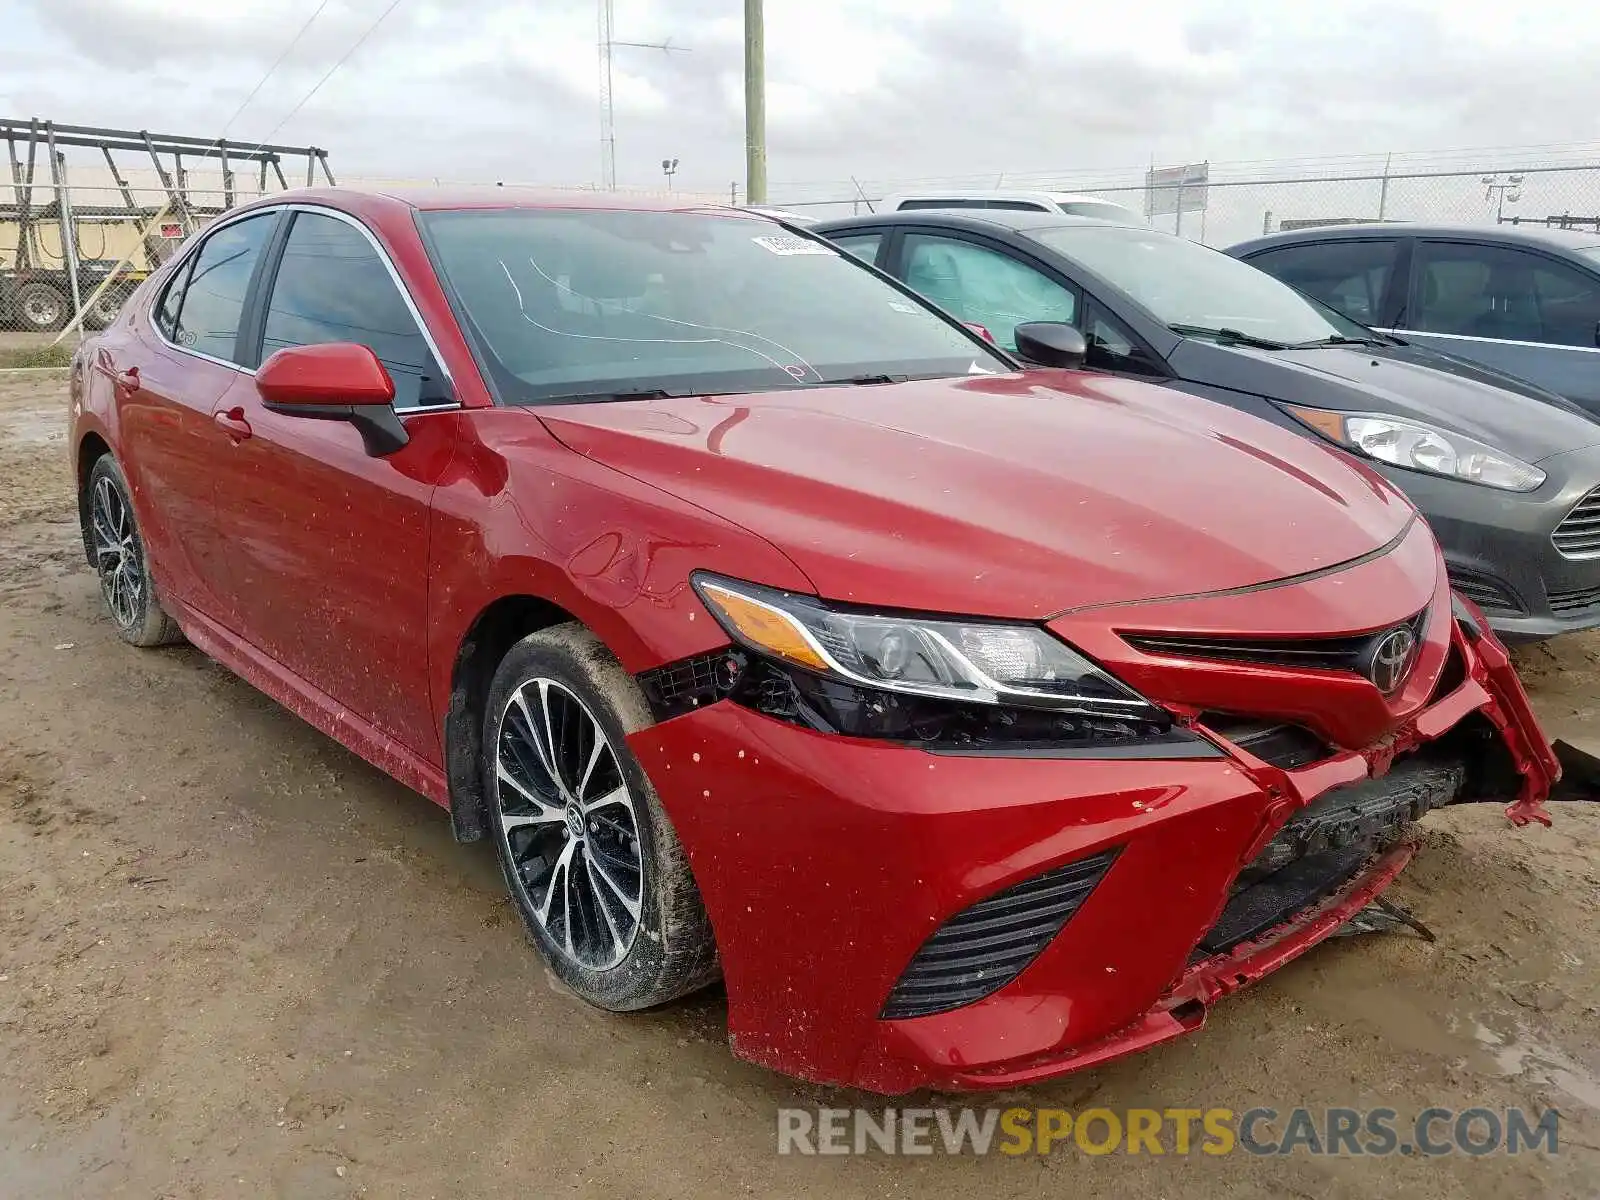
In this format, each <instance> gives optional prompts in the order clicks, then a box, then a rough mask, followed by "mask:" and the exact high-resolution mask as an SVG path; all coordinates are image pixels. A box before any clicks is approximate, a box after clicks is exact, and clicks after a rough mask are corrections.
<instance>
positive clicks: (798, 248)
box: [750, 234, 837, 255]
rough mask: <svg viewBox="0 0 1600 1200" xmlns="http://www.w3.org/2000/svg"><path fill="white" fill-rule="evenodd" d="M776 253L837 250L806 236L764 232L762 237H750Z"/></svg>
mask: <svg viewBox="0 0 1600 1200" xmlns="http://www.w3.org/2000/svg"><path fill="white" fill-rule="evenodd" d="M750 240H751V241H752V242H754V243H755V244H756V245H758V246H761V247H763V248H765V249H767V250H770V251H772V252H773V253H774V254H830V255H831V254H835V253H837V251H835V250H833V249H832V248H831V247H829V246H826V245H824V244H823V243H822V242H813V241H809V240H807V239H806V238H797V237H779V236H776V235H773V234H764V235H762V236H761V237H753V238H751V239H750Z"/></svg>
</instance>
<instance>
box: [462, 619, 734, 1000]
mask: <svg viewBox="0 0 1600 1200" xmlns="http://www.w3.org/2000/svg"><path fill="white" fill-rule="evenodd" d="M650 723H651V716H650V710H649V706H648V705H647V704H646V703H645V700H644V697H643V695H642V694H641V693H640V691H639V688H638V685H637V684H635V683H634V681H633V679H632V678H631V677H630V676H629V675H628V674H627V672H626V671H624V670H623V669H622V667H621V665H620V664H618V662H617V661H616V659H615V658H613V657H612V656H611V654H610V652H609V651H607V650H606V648H605V647H604V646H603V645H602V644H601V642H600V641H599V639H598V638H596V637H595V636H594V635H593V634H591V633H590V632H588V631H587V630H585V629H584V628H583V627H582V626H579V625H576V624H571V625H561V626H557V627H555V628H553V629H546V630H541V631H540V632H538V633H534V634H531V635H529V636H528V637H526V638H524V639H523V640H522V641H520V642H518V643H517V644H516V645H515V646H514V647H512V649H511V651H510V653H508V654H507V655H506V658H505V660H504V661H503V662H502V663H501V664H500V667H499V669H498V670H497V671H496V672H495V678H494V682H493V684H492V686H491V688H490V695H489V704H488V711H487V713H486V716H485V722H484V725H485V728H484V739H483V746H484V764H483V767H484V770H483V776H484V788H485V794H486V795H487V796H488V797H489V803H490V815H491V818H492V823H493V827H494V838H495V847H496V849H497V851H498V853H499V856H500V865H501V868H502V870H503V871H504V872H505V877H506V884H507V886H508V887H509V889H510V891H511V896H512V899H513V901H514V902H515V903H516V905H517V908H518V910H519V912H520V913H521V915H522V919H523V923H524V924H525V925H526V927H527V931H528V935H529V937H530V938H531V939H532V941H533V943H534V945H535V946H536V947H537V948H538V949H539V951H540V953H541V954H542V955H543V956H544V959H545V961H546V962H547V963H549V965H550V968H551V970H553V971H554V972H555V973H556V974H557V975H559V976H560V977H561V979H562V980H563V982H565V983H566V984H567V986H569V987H570V988H572V990H573V991H574V992H576V993H577V994H578V995H579V996H581V997H583V998H584V999H585V1000H587V1001H589V1002H590V1003H591V1004H595V1005H598V1006H599V1007H601V1008H607V1009H611V1010H613V1011H617V1012H622V1011H631V1010H634V1009H641V1008H648V1007H650V1006H652V1005H656V1004H663V1003H665V1002H667V1001H669V1000H672V999H675V998H676V997H678V996H682V995H685V994H687V993H688V992H691V991H694V990H695V989H696V988H699V987H702V986H704V985H705V984H707V983H710V982H711V981H712V980H714V979H715V978H716V977H717V974H718V964H717V956H716V946H715V943H714V942H713V940H712V935H711V923H710V920H709V918H708V917H707V916H706V912H705V907H704V905H703V904H702V903H701V900H700V892H699V889H698V888H697V887H696V886H695V882H694V877H693V876H692V875H691V874H690V871H689V864H688V861H687V859H686V858H685V857H684V852H683V847H682V845H681V844H680V843H679V842H678V837H677V834H676V833H675V832H674V830H673V828H672V824H671V822H670V821H669V820H668V819H667V815H666V812H665V811H664V810H663V809H662V807H661V802H660V800H658V799H657V797H656V793H655V789H654V788H653V787H652V786H651V784H650V781H649V779H648V778H646V776H645V774H644V770H643V769H642V768H641V767H640V766H639V764H638V762H637V760H635V759H634V757H633V755H632V754H631V753H630V752H629V750H628V747H627V744H626V742H625V741H624V738H625V737H626V736H627V734H629V733H632V732H634V731H635V730H638V729H642V728H644V727H645V726H647V725H649V724H650Z"/></svg>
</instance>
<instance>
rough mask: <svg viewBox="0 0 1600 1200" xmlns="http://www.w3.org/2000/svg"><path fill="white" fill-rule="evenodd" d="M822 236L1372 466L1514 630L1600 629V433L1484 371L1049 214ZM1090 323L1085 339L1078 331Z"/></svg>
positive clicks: (1247, 275)
mask: <svg viewBox="0 0 1600 1200" xmlns="http://www.w3.org/2000/svg"><path fill="white" fill-rule="evenodd" d="M812 229H813V231H814V232H816V233H819V234H821V235H823V236H824V237H828V238H831V239H832V240H833V241H834V242H836V243H837V244H838V245H839V246H840V248H841V249H844V250H846V251H848V252H850V253H852V254H855V255H857V256H858V257H860V258H862V259H865V260H866V261H868V262H871V263H873V264H875V265H876V266H877V267H878V268H879V269H880V270H883V271H886V272H887V273H889V274H890V275H893V276H895V277H896V278H898V279H900V280H901V281H902V282H904V283H905V284H907V285H909V286H910V287H911V288H913V289H914V290H915V291H917V292H919V293H921V294H922V295H923V296H926V297H927V298H928V299H930V300H932V301H934V302H935V303H937V304H939V305H941V306H942V307H944V308H945V309H946V310H947V311H948V312H950V313H951V314H952V315H953V316H956V317H958V318H959V319H960V320H962V321H965V322H967V323H969V324H971V325H975V326H981V327H982V328H983V329H984V330H985V331H986V332H987V333H988V334H989V335H990V336H991V337H993V338H994V340H995V341H997V342H998V343H999V344H1000V345H1001V346H1003V347H1005V348H1006V349H1009V350H1013V351H1015V350H1016V349H1017V339H1016V333H1015V330H1016V327H1017V326H1018V325H1019V324H1026V323H1030V322H1057V323H1059V324H1057V325H1056V326H1054V328H1055V329H1057V330H1059V331H1060V332H1061V334H1063V335H1065V336H1056V337H1052V338H1047V339H1044V340H1047V341H1051V342H1053V343H1054V345H1055V349H1054V350H1053V351H1051V352H1049V353H1044V354H1043V357H1041V354H1042V353H1043V351H1050V347H1049V346H1043V347H1042V346H1041V337H1040V334H1041V331H1047V330H1049V329H1050V328H1051V327H1050V326H1039V327H1036V328H1035V329H1033V330H1030V331H1026V334H1025V336H1024V339H1023V341H1024V346H1023V351H1024V354H1025V356H1028V355H1031V356H1032V357H1033V358H1034V359H1035V360H1036V361H1046V362H1048V363H1050V364H1052V365H1064V364H1065V363H1067V362H1069V361H1071V356H1070V354H1069V355H1067V356H1063V355H1062V353H1061V348H1062V347H1065V346H1068V345H1069V344H1070V343H1076V345H1077V346H1078V347H1079V348H1081V349H1082V350H1083V351H1084V352H1085V358H1084V359H1083V362H1082V365H1083V366H1085V367H1087V368H1088V369H1090V370H1097V371H1107V372H1112V373H1115V374H1121V375H1131V376H1137V377H1139V378H1141V379H1145V380H1151V381H1158V382H1164V383H1166V384H1167V386H1169V387H1171V388H1172V389H1174V390H1175V391H1180V392H1187V393H1191V394H1193V395H1195V396H1202V397H1205V398H1207V399H1210V400H1216V401H1220V402H1221V403H1224V404H1228V405H1231V406H1233V407H1235V408H1240V409H1243V410H1245V411H1246V412H1250V413H1254V414H1256V415H1258V416H1261V417H1264V418H1266V419H1267V420H1269V421H1273V422H1275V423H1277V424H1279V425H1283V426H1287V427H1289V428H1292V429H1295V430H1298V431H1299V432H1301V433H1304V434H1305V435H1306V436H1308V437H1323V438H1327V439H1328V440H1330V441H1333V442H1336V443H1338V444H1339V445H1341V446H1343V447H1344V448H1346V449H1348V450H1351V451H1354V452H1355V453H1357V454H1361V455H1364V456H1365V457H1367V458H1369V459H1371V460H1372V461H1373V463H1374V464H1375V465H1376V466H1377V468H1378V469H1379V470H1380V471H1382V472H1383V473H1384V474H1385V475H1386V476H1388V478H1390V479H1391V480H1393V481H1394V483H1395V484H1396V486H1398V487H1400V488H1401V489H1403V490H1404V491H1405V493H1406V494H1407V495H1408V496H1410V497H1411V499H1412V500H1413V501H1414V502H1415V503H1416V505H1417V507H1418V508H1419V509H1421V510H1422V512H1423V513H1424V514H1425V515H1426V516H1427V518H1428V520H1429V521H1430V522H1431V524H1432V525H1433V528H1434V530H1435V532H1436V533H1437V534H1438V537H1439V541H1440V542H1441V544H1442V545H1443V546H1444V551H1445V557H1446V560H1447V561H1448V563H1449V567H1450V573H1451V578H1452V581H1453V582H1454V584H1455V586H1456V587H1457V588H1458V589H1459V590H1460V591H1461V592H1462V593H1463V594H1465V595H1467V596H1470V597H1471V598H1472V599H1473V600H1475V601H1477V603H1478V604H1479V605H1481V606H1482V607H1483V609H1484V611H1485V613H1486V614H1487V615H1488V616H1489V618H1490V620H1491V622H1492V623H1493V624H1494V626H1495V628H1496V629H1497V630H1498V631H1499V632H1500V633H1501V634H1502V635H1504V636H1507V637H1511V638H1520V639H1532V638H1542V637H1549V636H1551V635H1553V634H1557V633H1563V632H1567V631H1571V630H1577V629H1587V628H1590V627H1593V626H1600V423H1597V422H1595V421H1592V420H1590V419H1589V417H1588V415H1587V414H1585V413H1584V412H1583V410H1582V409H1580V408H1578V407H1577V406H1576V405H1574V404H1572V403H1570V402H1569V401H1567V400H1564V399H1563V398H1561V397H1560V396H1557V395H1555V394H1553V393H1550V392H1546V391H1543V390H1542V389H1540V388H1537V387H1535V386H1533V385H1531V384H1528V383H1525V382H1523V381H1521V380H1517V379H1514V378H1512V377H1510V376H1507V375H1503V374H1500V373H1498V372H1495V371H1492V370H1490V369H1488V368H1485V367H1481V366H1478V365H1476V364H1473V363H1468V362H1464V361H1462V360H1459V359H1456V358H1453V357H1450V356H1447V355H1442V354H1438V353H1435V352H1434V351H1431V350H1428V349H1427V348H1425V347H1421V346H1414V345H1410V344H1408V343H1407V342H1405V341H1402V340H1400V339H1399V338H1393V337H1387V336H1384V335H1382V334H1379V333H1376V332H1374V331H1373V330H1371V329H1369V328H1367V327H1366V326H1364V325H1361V324H1358V323H1357V322H1354V321H1351V320H1348V319H1346V318H1345V317H1343V316H1341V315H1339V314H1338V313H1337V312H1335V311H1333V310H1332V309H1330V308H1327V307H1325V306H1323V305H1322V304H1320V303H1319V302H1318V301H1316V300H1314V299H1311V298H1310V297H1307V296H1305V295H1302V294H1301V293H1299V292H1297V291H1295V290H1294V289H1293V288H1291V287H1289V286H1287V285H1286V284H1283V283H1280V282H1279V281H1278V280H1276V279H1274V278H1273V277H1272V276H1270V275H1267V274H1265V273H1264V272H1261V271H1257V270H1255V269H1254V268H1253V267H1248V266H1246V265H1245V264H1243V263H1241V262H1239V261H1237V260H1235V259H1232V258H1229V257H1228V256H1227V255H1226V254H1223V253H1221V252H1220V251H1216V250H1210V249H1207V248H1206V247H1204V246H1201V245H1198V244H1196V243H1194V242H1190V241H1187V240H1185V239H1183V238H1178V237H1173V236H1172V235H1170V234H1165V233H1158V232H1156V231H1154V230H1150V229H1141V228H1133V227H1128V226H1119V225H1112V224H1109V223H1107V222H1103V221H1094V220H1089V219H1086V218H1081V217H1069V216H1062V215H1058V214H1052V213H1030V212H1001V211H994V212H983V213H981V214H979V213H966V212H963V213H946V212H921V211H919V212H905V213H889V214H879V215H875V216H867V217H855V218H851V219H848V220H841V221H824V222H820V223H818V224H817V225H815V226H813V227H812ZM1063 326H1071V327H1072V328H1073V329H1076V330H1077V331H1079V333H1081V335H1082V336H1081V337H1080V336H1078V334H1074V333H1072V331H1071V330H1069V329H1065V328H1063Z"/></svg>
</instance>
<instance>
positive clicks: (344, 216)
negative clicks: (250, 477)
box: [151, 201, 461, 417]
mask: <svg viewBox="0 0 1600 1200" xmlns="http://www.w3.org/2000/svg"><path fill="white" fill-rule="evenodd" d="M297 212H310V213H316V214H317V215H319V216H324V217H332V218H334V219H335V220H338V221H343V222H344V223H345V224H346V225H349V226H351V227H352V228H354V229H355V230H356V231H357V232H359V233H360V234H361V235H362V236H363V237H365V238H366V239H367V242H368V243H369V244H370V245H371V246H372V249H373V252H374V253H375V254H376V255H377V256H378V260H379V261H380V262H382V263H383V266H384V269H385V270H386V271H388V273H389V279H390V280H391V281H392V282H393V283H394V286H395V288H396V289H397V290H398V291H399V293H400V299H401V300H402V301H403V302H404V303H405V306H406V310H407V311H408V312H409V313H410V314H411V319H412V320H413V321H415V322H416V325H417V330H418V332H419V333H421V334H422V340H423V341H424V342H425V343H426V344H427V347H428V350H429V352H430V353H431V354H432V355H433V360H434V363H435V365H437V366H438V368H439V373H440V375H441V376H443V379H444V383H445V386H446V388H447V389H448V390H449V393H450V395H451V396H452V397H453V398H452V399H450V400H448V401H439V402H436V403H432V404H419V405H413V406H410V407H407V408H397V409H395V413H396V415H397V416H400V417H407V416H411V415H413V414H416V413H431V412H452V411H455V410H457V409H459V408H461V401H460V399H459V397H458V392H457V388H456V384H455V379H454V378H453V377H452V376H451V374H450V366H449V364H448V363H446V362H445V358H444V355H442V354H440V353H439V344H438V342H436V341H435V340H434V337H433V333H432V332H431V331H430V330H429V329H428V324H427V322H426V321H424V320H423V319H422V312H421V310H420V309H418V308H417V302H416V300H414V299H413V298H412V295H411V289H410V288H408V287H406V284H405V281H404V280H403V279H402V278H401V277H400V272H399V271H398V270H396V269H395V265H394V260H393V259H391V258H390V257H389V253H388V251H387V250H385V249H384V248H383V243H381V242H380V241H378V239H377V236H376V235H375V234H374V233H373V232H372V230H370V229H368V228H367V226H366V224H365V223H364V222H362V221H361V220H360V219H359V218H357V217H354V216H352V215H351V214H350V213H347V212H345V211H344V210H343V209H338V208H334V207H332V206H331V205H326V204H316V203H312V202H308V201H296V202H293V203H287V204H271V205H262V206H260V207H257V208H249V209H245V210H242V211H241V212H239V213H238V214H236V215H235V214H230V215H229V216H228V217H226V218H224V219H222V220H219V221H215V222H213V223H212V224H210V225H208V226H207V227H206V228H205V230H204V231H203V233H202V236H200V237H197V238H195V239H194V247H195V248H193V249H191V248H189V247H185V249H184V260H185V263H184V265H180V266H179V268H178V269H177V271H176V272H174V276H173V279H174V281H176V279H177V278H178V275H179V274H183V275H184V276H185V277H187V272H188V270H189V268H190V266H191V265H192V264H193V262H194V260H195V259H196V258H197V257H198V256H199V253H200V250H199V247H201V246H204V245H205V243H206V242H207V241H209V240H210V238H211V236H212V234H213V233H214V232H216V231H218V230H221V229H224V228H226V227H227V226H229V225H235V224H237V223H238V222H240V221H245V220H249V219H250V218H251V217H257V216H260V215H262V214H263V213H275V214H276V215H277V220H278V224H277V226H276V227H275V228H274V229H273V231H272V232H271V234H269V235H268V238H267V243H266V245H265V247H263V249H262V252H261V257H260V259H259V260H258V261H257V262H256V266H255V270H254V271H253V272H252V273H251V276H250V286H249V288H248V289H247V290H246V292H245V302H244V307H243V308H242V310H241V311H240V316H239V330H238V335H237V337H236V338H235V340H234V351H235V353H236V354H239V356H240V357H241V358H244V359H245V360H246V361H247V362H253V363H255V364H256V365H257V366H259V365H260V363H259V358H260V354H261V342H262V336H263V333H264V326H265V324H266V314H265V309H266V304H265V300H266V296H267V293H268V289H269V288H270V286H271V283H272V281H273V280H275V279H276V278H277V275H278V264H279V262H280V261H281V260H282V258H283V248H284V244H285V243H286V242H287V241H288V236H289V230H290V228H291V227H292V226H293V224H294V220H293V214H295V213H297ZM172 286H173V284H172V283H169V284H168V285H167V287H168V289H170V288H171V287H172ZM165 297H166V291H163V292H162V299H165ZM157 312H158V313H159V308H158V309H157ZM180 312H181V310H180ZM151 324H152V325H155V324H156V323H155V322H154V321H152V322H151ZM156 336H157V337H159V338H160V339H161V341H162V342H163V343H164V344H165V345H167V346H170V347H171V348H172V349H174V350H177V351H179V352H180V353H183V354H191V355H193V356H194V357H196V358H201V359H204V360H205V361H207V362H211V363H216V364H217V365H218V366H223V367H230V368H232V369H233V370H235V371H237V372H239V373H240V374H241V375H250V376H254V375H255V373H256V368H255V366H250V367H246V366H242V365H240V364H239V363H236V362H228V361H225V360H224V359H220V358H214V357H212V356H211V355H209V354H203V353H201V352H200V351H198V350H191V349H189V348H188V347H185V346H179V345H177V344H176V343H174V342H172V341H170V340H168V339H167V337H166V336H165V335H164V334H163V333H162V332H161V329H160V327H159V326H156ZM241 352H242V353H241Z"/></svg>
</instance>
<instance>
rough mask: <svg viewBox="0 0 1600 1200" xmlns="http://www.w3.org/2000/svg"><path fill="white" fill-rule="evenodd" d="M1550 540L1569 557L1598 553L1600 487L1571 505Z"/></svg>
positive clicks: (1599, 546) (1599, 537) (1599, 547)
mask: <svg viewBox="0 0 1600 1200" xmlns="http://www.w3.org/2000/svg"><path fill="white" fill-rule="evenodd" d="M1550 540H1551V541H1552V542H1554V543H1555V544H1556V549H1557V550H1559V551H1561V553H1563V554H1565V555H1567V556H1569V557H1571V558H1587V557H1589V556H1590V555H1592V554H1600V488H1596V489H1595V490H1594V491H1592V492H1590V493H1589V494H1588V495H1587V496H1585V497H1584V498H1583V499H1582V500H1579V501H1578V502H1577V504H1575V505H1573V506H1572V511H1571V512H1569V513H1568V514H1567V515H1566V517H1564V518H1563V519H1562V522H1561V524H1559V525H1557V526H1556V531H1555V532H1554V533H1552V534H1551V535H1550Z"/></svg>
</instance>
